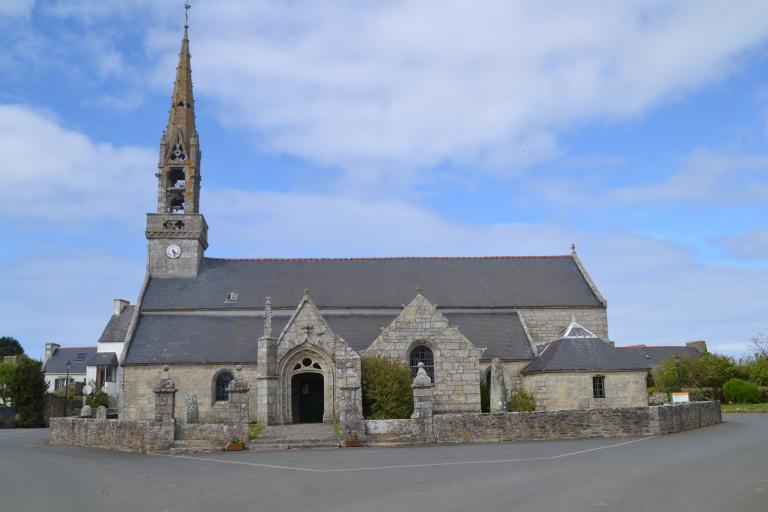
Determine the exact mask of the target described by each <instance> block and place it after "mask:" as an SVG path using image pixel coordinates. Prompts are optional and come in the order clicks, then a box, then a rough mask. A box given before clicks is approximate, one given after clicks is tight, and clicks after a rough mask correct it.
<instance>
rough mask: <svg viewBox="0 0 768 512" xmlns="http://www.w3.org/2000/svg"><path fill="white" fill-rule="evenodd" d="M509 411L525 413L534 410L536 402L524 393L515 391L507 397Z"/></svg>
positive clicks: (531, 396)
mask: <svg viewBox="0 0 768 512" xmlns="http://www.w3.org/2000/svg"><path fill="white" fill-rule="evenodd" d="M509 410H510V411H513V412H525V411H535V410H536V400H535V399H534V398H533V395H532V394H530V393H528V392H526V391H522V390H521V391H515V392H514V393H512V395H511V396H510V397H509Z"/></svg>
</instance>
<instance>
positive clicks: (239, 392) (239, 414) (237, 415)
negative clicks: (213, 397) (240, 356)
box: [227, 365, 249, 439]
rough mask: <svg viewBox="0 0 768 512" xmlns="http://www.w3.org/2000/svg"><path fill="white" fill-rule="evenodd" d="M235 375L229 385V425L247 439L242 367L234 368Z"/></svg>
mask: <svg viewBox="0 0 768 512" xmlns="http://www.w3.org/2000/svg"><path fill="white" fill-rule="evenodd" d="M235 371H236V372H237V374H236V375H235V378H234V379H233V380H232V381H231V382H230V383H229V388H228V389H227V390H228V392H229V423H231V424H232V425H233V427H235V428H236V429H238V430H240V431H241V432H240V434H241V435H242V436H244V438H245V439H247V435H248V415H249V410H248V382H246V380H245V378H243V374H242V371H243V367H242V366H240V365H237V366H236V367H235Z"/></svg>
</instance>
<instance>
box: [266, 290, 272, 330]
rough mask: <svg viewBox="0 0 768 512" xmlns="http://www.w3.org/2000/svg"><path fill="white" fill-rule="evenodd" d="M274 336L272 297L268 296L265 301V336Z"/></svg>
mask: <svg viewBox="0 0 768 512" xmlns="http://www.w3.org/2000/svg"><path fill="white" fill-rule="evenodd" d="M271 336H272V299H271V298H270V297H267V300H266V302H264V337H265V338H269V337H271Z"/></svg>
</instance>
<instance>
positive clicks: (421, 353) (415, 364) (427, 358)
mask: <svg viewBox="0 0 768 512" xmlns="http://www.w3.org/2000/svg"><path fill="white" fill-rule="evenodd" d="M419 363H424V371H425V372H427V375H429V378H430V379H432V382H435V356H434V354H432V350H431V349H430V348H429V347H427V346H425V345H417V346H415V347H413V350H411V357H410V365H411V378H414V377H416V372H418V371H419Z"/></svg>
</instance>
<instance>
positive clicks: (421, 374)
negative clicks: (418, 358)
mask: <svg viewBox="0 0 768 512" xmlns="http://www.w3.org/2000/svg"><path fill="white" fill-rule="evenodd" d="M431 385H432V379H430V378H429V374H428V373H427V371H426V370H425V369H424V363H421V362H420V363H419V369H418V370H417V371H416V377H414V378H413V387H425V386H431Z"/></svg>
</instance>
